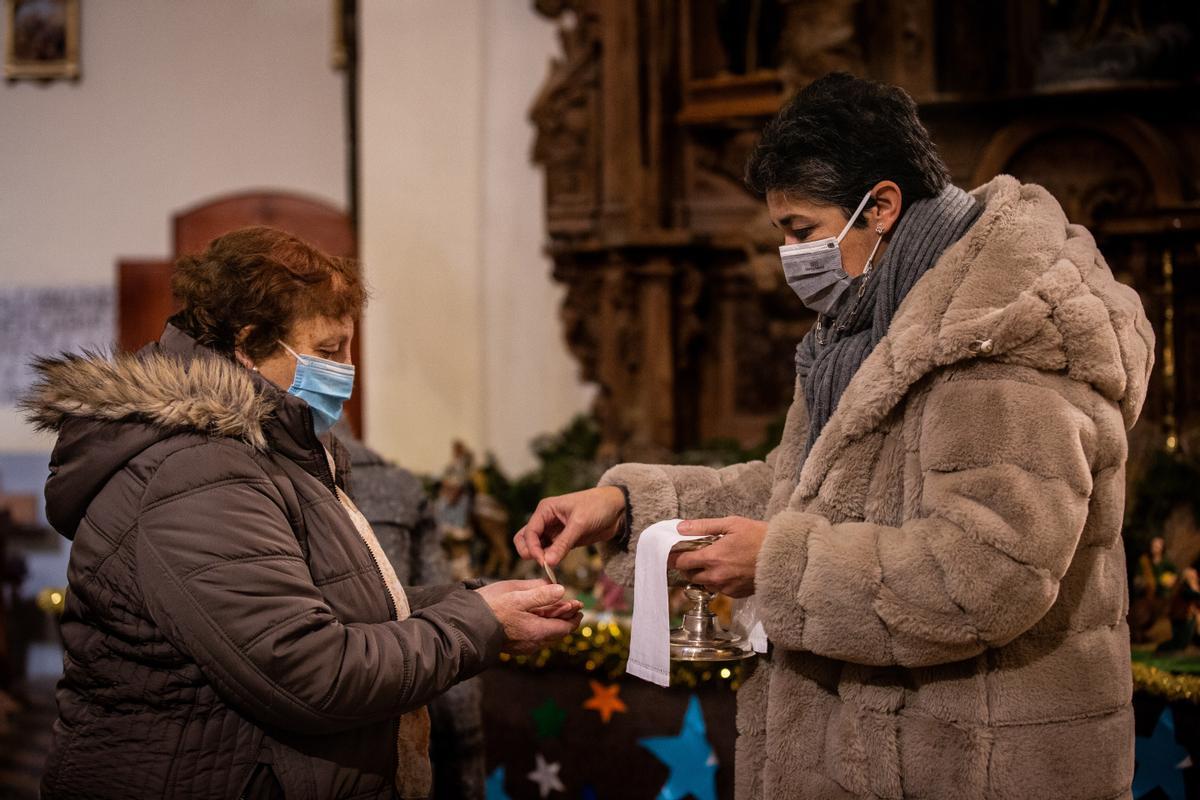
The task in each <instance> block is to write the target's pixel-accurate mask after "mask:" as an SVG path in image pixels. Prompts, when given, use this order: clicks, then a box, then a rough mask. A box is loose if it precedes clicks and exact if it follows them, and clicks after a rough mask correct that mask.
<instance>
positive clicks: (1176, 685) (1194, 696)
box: [1133, 662, 1200, 703]
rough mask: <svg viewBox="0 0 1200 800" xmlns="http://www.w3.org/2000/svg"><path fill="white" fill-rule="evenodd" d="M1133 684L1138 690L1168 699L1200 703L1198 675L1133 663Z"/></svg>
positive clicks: (1199, 677)
mask: <svg viewBox="0 0 1200 800" xmlns="http://www.w3.org/2000/svg"><path fill="white" fill-rule="evenodd" d="M1133 686H1134V688H1135V689H1138V690H1139V691H1143V692H1147V693H1149V694H1156V695H1159V696H1160V697H1165V698H1167V699H1168V700H1186V701H1188V702H1189V703H1200V675H1187V674H1179V673H1174V672H1167V671H1166V670H1164V669H1159V668H1158V667H1152V666H1150V665H1149V664H1139V663H1137V662H1134V664H1133Z"/></svg>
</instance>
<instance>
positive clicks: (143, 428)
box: [21, 324, 344, 538]
mask: <svg viewBox="0 0 1200 800" xmlns="http://www.w3.org/2000/svg"><path fill="white" fill-rule="evenodd" d="M33 367H34V370H35V373H36V374H37V380H36V381H35V383H34V385H33V387H32V388H31V389H30V391H29V392H28V393H27V394H26V395H25V397H24V398H23V400H22V402H21V407H22V408H23V409H24V411H25V413H26V417H27V419H28V420H29V421H30V422H31V423H33V424H34V425H35V426H37V427H38V428H39V429H42V430H52V431H56V432H57V433H58V441H57V442H56V443H55V446H54V452H53V454H52V455H51V457H50V477H49V479H48V480H47V481H46V516H47V518H48V519H49V521H50V523H51V524H52V525H53V526H54V528H55V529H56V530H57V531H58V532H59V533H61V534H62V535H63V536H66V537H67V538H73V537H74V535H75V529H76V528H77V527H78V526H79V522H80V520H81V519H82V518H83V515H84V513H85V512H86V511H87V507H88V504H89V503H90V502H91V500H92V498H94V497H95V496H96V493H97V492H99V491H100V489H101V488H103V487H104V485H105V484H106V483H107V482H108V481H109V479H111V478H112V476H113V475H115V474H116V473H117V472H118V471H119V470H121V469H122V468H124V467H125V465H126V464H128V463H129V462H130V461H131V460H133V459H134V458H136V457H137V456H138V455H139V454H140V453H142V452H143V451H145V450H146V449H148V448H149V447H151V446H153V445H154V444H156V443H158V442H160V441H163V440H164V439H167V438H170V437H172V436H178V435H180V434H193V435H194V434H200V435H203V436H207V437H229V438H235V439H240V440H242V441H244V442H246V443H247V444H249V445H250V446H251V447H253V448H254V449H255V450H258V451H260V452H265V451H273V452H279V453H280V454H282V455H283V456H285V457H287V458H289V459H291V460H293V461H296V462H297V463H299V464H301V465H302V466H303V467H304V468H305V469H306V470H308V471H310V472H312V473H313V474H314V475H317V476H318V477H321V478H322V479H323V480H326V482H329V483H331V482H332V478H330V477H329V471H328V466H327V465H326V463H325V455H324V449H323V447H322V443H321V441H320V440H318V438H317V437H316V434H315V433H314V432H313V428H312V412H311V410H310V409H309V408H308V405H307V404H306V403H305V402H304V401H303V400H300V399H299V398H296V397H293V396H291V395H289V394H287V393H285V392H282V391H280V390H279V389H278V388H277V387H275V386H274V385H273V384H271V383H270V382H269V381H267V380H266V379H264V378H263V377H262V376H260V375H256V374H254V373H251V372H250V371H249V370H247V369H245V368H243V367H241V366H239V365H238V364H236V363H235V362H233V361H231V360H230V359H228V358H225V357H223V356H221V355H219V354H217V353H215V352H213V351H212V350H210V349H208V348H206V347H202V346H201V345H199V344H197V343H196V341H195V340H194V339H192V338H191V337H190V336H188V335H187V334H185V333H184V332H183V331H181V330H179V329H178V328H176V327H174V326H173V325H170V324H168V325H167V327H166V329H165V330H164V331H163V335H162V337H161V338H160V339H159V341H158V342H155V343H153V344H150V345H147V346H146V347H145V348H143V349H142V350H141V351H139V352H138V353H136V354H127V353H120V354H100V353H88V354H83V355H62V356H58V357H55V358H39V359H37V360H36V361H35V362H34V364H33ZM329 446H330V447H331V448H332V449H333V452H334V455H335V457H336V458H338V460H339V462H341V461H343V460H344V458H343V454H342V453H341V452H340V450H339V449H338V448H337V447H336V446H335V445H334V444H333V443H332V442H330V443H329ZM339 471H340V466H339Z"/></svg>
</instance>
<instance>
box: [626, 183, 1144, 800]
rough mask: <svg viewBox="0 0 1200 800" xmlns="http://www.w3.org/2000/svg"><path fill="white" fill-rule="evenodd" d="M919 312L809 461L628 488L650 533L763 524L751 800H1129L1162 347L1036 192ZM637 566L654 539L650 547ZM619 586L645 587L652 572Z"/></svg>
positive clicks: (983, 228) (1080, 232)
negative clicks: (1129, 491) (1141, 474)
mask: <svg viewBox="0 0 1200 800" xmlns="http://www.w3.org/2000/svg"><path fill="white" fill-rule="evenodd" d="M974 195H975V197H976V198H978V199H979V201H980V202H981V203H983V204H984V210H983V213H982V214H981V216H980V217H979V219H978V220H977V221H976V222H975V224H974V225H973V226H972V227H971V229H970V230H969V231H968V232H967V233H966V235H965V236H964V237H963V238H962V239H961V240H960V241H959V242H958V243H956V244H955V245H954V246H952V247H951V248H950V249H948V250H947V251H946V252H945V254H943V256H942V258H941V259H940V260H939V261H938V263H937V264H936V265H935V266H934V267H933V268H932V269H930V270H929V271H928V272H927V273H926V274H925V275H924V276H923V277H922V278H921V279H920V280H919V281H918V282H917V283H916V285H915V286H914V287H913V289H912V290H911V292H910V293H909V295H908V297H907V298H906V299H905V300H904V303H903V304H902V305H901V307H900V309H899V311H898V312H897V314H896V316H895V318H894V319H893V321H892V325H891V327H890V329H889V331H888V334H887V336H886V337H885V338H884V339H883V341H881V342H880V343H879V345H878V347H876V349H875V350H874V351H873V352H872V353H871V354H870V356H868V358H867V360H866V361H865V362H864V363H863V365H862V366H861V368H860V369H859V371H858V372H857V373H856V374H855V376H854V378H853V379H852V381H851V382H850V385H849V387H848V388H847V389H846V391H845V393H844V394H843V395H842V398H841V400H840V402H839V404H838V407H837V409H836V410H835V412H834V414H833V416H832V417H831V418H830V420H829V423H828V424H827V426H826V427H825V428H824V430H823V431H822V433H821V436H820V438H819V439H818V440H817V442H816V443H815V444H814V446H813V450H812V453H811V454H810V455H809V456H808V458H807V460H805V461H804V462H803V468H802V469H801V461H802V459H803V450H804V446H805V440H806V436H807V430H808V418H807V413H806V410H805V407H804V393H803V391H797V393H796V399H795V402H794V403H793V406H792V409H791V411H790V413H789V415H788V422H787V426H786V428H785V431H784V435H783V441H782V442H781V443H780V446H779V448H778V449H777V450H776V451H775V452H774V453H773V454H772V456H771V457H770V458H769V459H768V461H767V462H761V461H760V462H753V463H749V464H739V465H736V466H733V467H729V468H727V469H723V470H713V469H707V468H703V467H663V466H652V465H644V464H626V465H621V466H618V467H615V468H614V469H613V470H611V471H610V472H609V473H608V475H606V477H605V478H604V481H603V482H604V483H606V484H618V485H624V486H625V487H627V488H628V489H629V492H630V501H631V506H632V510H633V513H634V530H638V531H640V530H642V529H643V528H644V527H645V526H646V525H648V524H649V523H651V522H654V521H655V520H659V519H669V518H673V517H722V516H726V515H737V516H745V517H750V518H754V519H762V520H768V521H769V524H768V532H767V536H766V540H765V542H764V544H763V548H762V551H761V552H760V554H759V558H758V565H757V575H756V579H755V590H756V598H757V602H758V605H759V608H760V610H761V613H762V616H763V621H764V625H765V628H766V631H767V634H768V637H769V639H770V641H771V651H770V654H769V655H767V656H765V657H761V658H760V659H759V663H758V667H757V669H756V670H755V672H754V675H753V676H752V677H751V678H750V679H749V680H748V681H747V682H746V684H745V685H744V686H743V687H742V688H741V690H740V691H739V693H738V733H739V739H738V747H737V767H736V786H737V796H738V798H741V799H742V800H750V798H764V797H765V798H772V799H773V800H784V799H785V798H786V799H787V800H791V798H819V799H820V800H835V799H836V798H889V800H892V799H895V800H898V799H899V798H928V799H929V800H976V799H978V800H982V799H983V798H989V799H991V800H1002V799H1004V798H1014V799H1016V798H1021V799H1022V800H1024V799H1025V798H1055V800H1083V798H1088V800H1101V799H1102V798H1120V797H1128V796H1129V794H1130V780H1131V777H1132V773H1133V742H1134V735H1133V709H1132V707H1131V702H1130V701H1131V694H1132V686H1131V682H1132V681H1131V675H1130V664H1129V630H1128V627H1127V626H1126V623H1125V615H1126V612H1127V609H1128V592H1127V588H1126V582H1125V581H1126V579H1125V557H1124V552H1123V549H1122V546H1121V538H1120V536H1121V519H1122V512H1123V507H1124V497H1125V485H1124V474H1125V460H1126V452H1127V445H1126V428H1128V427H1130V426H1132V425H1133V423H1134V421H1135V420H1136V419H1137V416H1138V413H1139V411H1140V409H1141V406H1142V402H1143V400H1144V398H1145V393H1146V382H1147V379H1148V377H1149V373H1150V368H1151V365H1152V362H1153V354H1154V339H1153V336H1152V334H1151V331H1150V326H1149V324H1148V323H1147V321H1146V317H1145V315H1144V313H1143V311H1142V306H1141V302H1140V301H1139V299H1138V297H1137V294H1136V293H1135V292H1134V291H1133V290H1132V289H1130V288H1128V287H1126V286H1122V285H1121V284H1119V283H1117V281H1116V280H1114V278H1113V276H1112V273H1111V272H1110V271H1109V269H1108V267H1107V265H1106V264H1105V263H1104V259H1103V258H1102V257H1101V256H1100V253H1099V252H1098V251H1097V249H1096V246H1095V243H1094V242H1093V240H1092V237H1091V236H1090V235H1089V234H1088V232H1087V231H1086V230H1084V229H1083V228H1082V227H1080V226H1078V225H1070V224H1068V223H1067V220H1066V218H1065V217H1064V215H1063V212H1062V209H1061V208H1060V206H1059V204H1058V203H1057V202H1056V201H1055V200H1054V198H1053V197H1051V196H1050V195H1049V194H1048V193H1047V192H1046V191H1045V190H1044V189H1042V188H1041V187H1039V186H1033V185H1022V184H1020V183H1018V182H1017V181H1016V180H1015V179H1013V178H1011V177H1008V176H1001V177H998V178H996V179H995V180H993V181H992V182H990V183H989V184H987V185H985V186H983V187H981V188H979V189H977V190H975V192H974ZM632 547H633V548H635V547H636V539H635V541H634V542H633V543H632ZM609 570H610V572H612V573H615V574H616V575H617V576H618V577H620V578H623V579H626V580H628V579H629V577H630V576H631V573H632V555H631V554H629V553H617V554H613V557H612V559H611V560H610V563H609Z"/></svg>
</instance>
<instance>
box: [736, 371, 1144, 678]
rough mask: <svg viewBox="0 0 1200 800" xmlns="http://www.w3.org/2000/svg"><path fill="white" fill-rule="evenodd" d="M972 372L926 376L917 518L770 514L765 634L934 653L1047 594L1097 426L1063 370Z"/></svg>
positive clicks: (1084, 503)
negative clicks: (1029, 374)
mask: <svg viewBox="0 0 1200 800" xmlns="http://www.w3.org/2000/svg"><path fill="white" fill-rule="evenodd" d="M973 374H975V373H972V372H971V371H966V372H963V373H960V374H959V375H956V376H955V378H954V379H952V380H942V381H940V382H938V383H935V384H934V385H933V387H932V388H931V389H930V392H929V395H928V397H927V399H926V403H925V406H924V410H923V411H922V412H921V423H920V441H919V450H918V454H919V458H920V463H921V476H922V478H921V480H922V499H921V503H920V515H919V516H918V517H916V518H914V519H911V520H909V521H907V522H905V523H904V524H902V525H901V526H900V527H888V526H885V525H876V524H871V523H843V524H836V525H835V524H831V523H830V522H829V521H828V520H827V519H825V518H824V517H821V516H817V515H814V514H808V513H802V512H796V511H785V512H783V513H780V514H778V515H776V516H775V517H774V518H773V519H772V520H771V521H770V524H769V527H768V532H767V536H766V539H765V541H764V544H763V548H762V550H761V551H760V553H759V557H758V564H757V574H756V580H755V587H756V593H757V595H758V598H759V608H760V609H761V610H762V613H763V616H764V625H765V628H766V631H767V634H768V636H769V638H770V639H771V640H772V642H773V643H774V644H775V645H776V646H778V647H784V648H787V649H792V650H805V651H809V652H812V653H816V654H818V655H822V656H826V657H829V658H833V659H838V660H843V661H849V662H853V663H860V664H870V665H893V664H894V665H900V666H904V667H920V666H928V665H932V664H939V663H949V662H953V661H958V660H962V659H965V658H970V657H972V656H975V655H977V654H979V653H981V652H983V651H984V650H985V649H987V648H989V647H996V646H1000V645H1003V644H1006V643H1007V642H1009V641H1011V640H1012V639H1015V638H1016V637H1017V636H1019V635H1021V634H1022V633H1023V632H1025V631H1026V630H1028V629H1029V628H1031V627H1032V626H1033V625H1034V624H1035V623H1037V622H1038V620H1040V619H1041V618H1042V617H1043V616H1044V615H1045V614H1046V612H1047V611H1048V610H1049V609H1050V607H1051V606H1052V605H1053V603H1054V601H1055V599H1056V598H1057V596H1058V587H1059V582H1060V580H1061V579H1062V577H1063V575H1064V574H1065V573H1066V571H1067V568H1068V566H1069V565H1070V563H1071V560H1072V558H1073V556H1074V553H1075V549H1076V546H1077V545H1078V543H1079V540H1080V536H1081V534H1082V531H1083V528H1084V524H1085V522H1086V521H1087V517H1088V505H1089V496H1090V494H1091V489H1092V482H1093V470H1092V466H1093V459H1094V457H1095V454H1094V450H1095V443H1096V440H1097V425H1096V423H1095V421H1094V420H1093V419H1092V417H1090V416H1089V415H1088V414H1086V413H1084V412H1083V411H1082V410H1080V408H1079V407H1077V406H1076V405H1075V404H1074V403H1073V402H1071V401H1070V400H1068V394H1071V396H1077V395H1078V392H1074V391H1073V392H1068V393H1064V391H1061V390H1062V389H1065V388H1067V387H1066V386H1064V384H1069V383H1073V382H1070V381H1069V380H1068V379H1067V378H1065V377H1061V376H1046V375H1040V376H1039V377H1038V378H1037V379H1033V378H1031V379H1030V380H1018V379H1015V378H1013V379H1007V378H999V377H989V378H986V379H984V378H980V377H977V376H976V377H972V375H973ZM1073 386H1074V389H1076V390H1078V389H1080V387H1081V386H1082V385H1081V384H1078V383H1074V384H1073ZM1056 387H1057V388H1056ZM1086 392H1088V393H1090V394H1089V395H1085V396H1091V397H1093V398H1098V395H1095V394H1094V393H1091V390H1090V389H1089V390H1086ZM1121 434H1122V435H1123V431H1122V432H1121Z"/></svg>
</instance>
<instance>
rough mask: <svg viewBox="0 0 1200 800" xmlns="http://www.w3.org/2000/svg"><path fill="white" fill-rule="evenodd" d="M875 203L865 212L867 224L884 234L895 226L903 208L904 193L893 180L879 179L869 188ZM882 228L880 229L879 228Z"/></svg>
mask: <svg viewBox="0 0 1200 800" xmlns="http://www.w3.org/2000/svg"><path fill="white" fill-rule="evenodd" d="M871 194H872V195H874V197H875V205H874V206H873V207H872V208H871V209H870V211H868V212H867V214H868V215H869V216H868V217H867V224H868V225H869V226H870V227H871V230H874V231H878V232H879V233H881V234H883V235H884V236H886V235H887V234H889V233H891V232H892V231H893V230H895V228H896V223H897V222H898V221H899V220H900V212H901V211H902V210H903V208H904V195H903V193H902V192H901V191H900V187H899V186H898V185H896V184H895V183H894V182H893V181H880V182H879V183H877V184H875V188H874V189H872V190H871ZM881 228H882V230H880V229H881Z"/></svg>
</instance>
